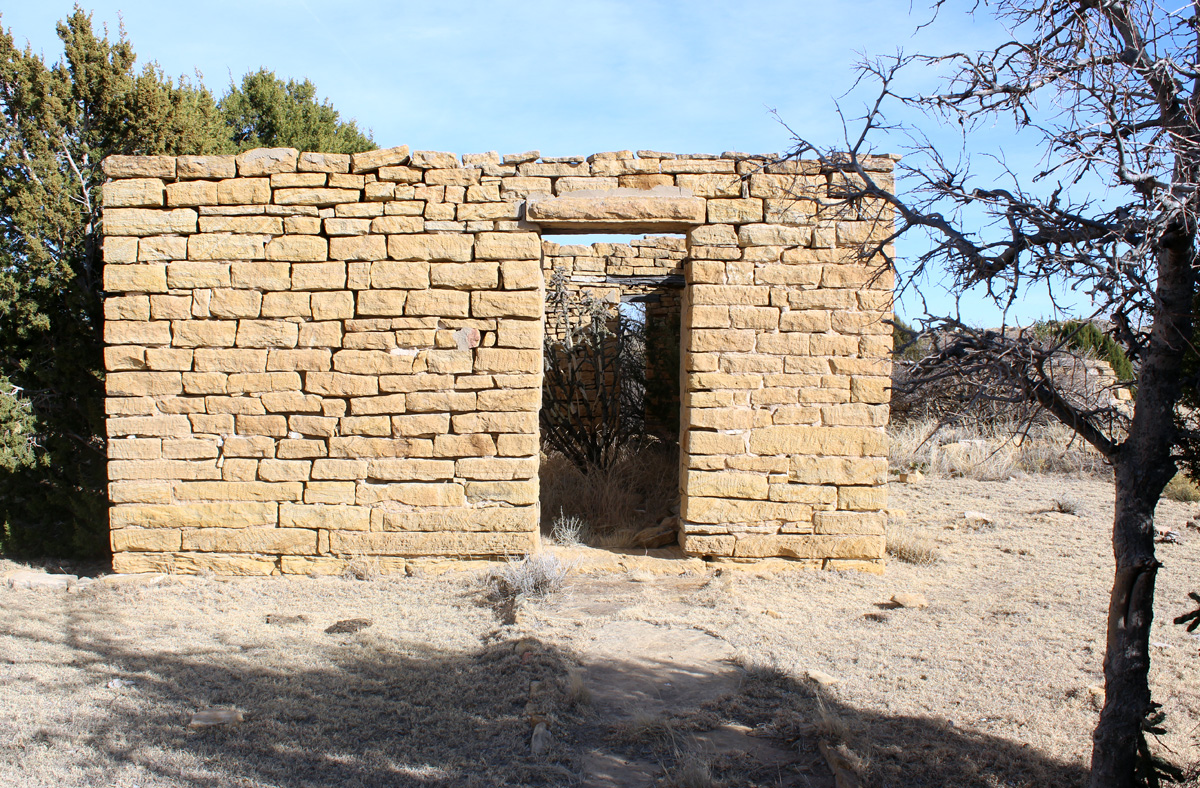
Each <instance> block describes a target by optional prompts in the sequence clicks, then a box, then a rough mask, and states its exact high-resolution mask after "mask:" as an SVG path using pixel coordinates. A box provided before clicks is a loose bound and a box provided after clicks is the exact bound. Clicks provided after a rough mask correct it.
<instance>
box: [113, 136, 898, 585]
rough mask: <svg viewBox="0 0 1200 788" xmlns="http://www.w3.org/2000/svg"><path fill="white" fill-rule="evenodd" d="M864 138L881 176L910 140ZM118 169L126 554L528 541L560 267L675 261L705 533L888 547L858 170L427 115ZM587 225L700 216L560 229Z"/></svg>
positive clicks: (875, 553) (337, 566) (861, 551)
mask: <svg viewBox="0 0 1200 788" xmlns="http://www.w3.org/2000/svg"><path fill="white" fill-rule="evenodd" d="M867 166H868V167H869V168H870V169H871V170H872V171H874V172H876V173H877V174H878V177H879V178H880V179H881V180H883V181H884V182H890V178H891V170H892V166H893V161H892V160H891V159H890V158H888V157H878V158H872V159H870V160H868V161H867ZM104 171H105V173H106V174H107V175H108V177H109V179H110V180H109V182H108V183H106V184H105V186H104V204H105V210H104V221H103V228H104V233H105V239H104V261H105V268H104V288H105V290H106V291H107V293H108V297H107V299H106V302H105V321H106V322H105V327H104V338H105V343H106V348H105V364H106V368H107V372H108V374H107V379H106V386H107V400H106V408H107V414H108V423H107V432H108V440H109V443H108V451H109V479H110V486H109V496H110V500H111V502H112V507H111V509H110V525H111V539H112V547H113V551H114V567H115V569H116V570H117V571H120V572H140V571H174V572H199V571H211V572H215V573H218V574H281V573H323V572H339V571H342V570H343V569H344V568H345V566H346V565H347V564H348V562H350V561H352V560H354V559H356V558H360V557H364V556H370V557H372V558H373V559H374V560H377V561H379V562H380V565H381V566H384V565H386V566H388V567H391V568H403V566H404V560H405V559H406V558H408V557H414V556H459V557H475V556H504V555H519V554H523V553H527V552H530V551H534V550H537V549H538V546H539V523H540V512H539V506H538V464H539V460H538V448H539V425H538V411H539V408H540V407H541V386H542V368H543V367H542V365H543V358H542V351H541V344H542V337H543V335H544V333H545V325H546V316H545V311H546V307H545V287H546V281H547V280H548V278H549V276H550V274H551V273H552V271H553V269H555V268H558V267H564V268H566V269H568V270H569V273H570V274H571V276H572V277H573V281H574V282H576V285H577V286H579V287H590V288H592V289H595V290H598V291H602V290H604V288H606V287H607V288H609V289H610V290H611V289H613V285H612V281H614V280H613V277H616V279H617V280H620V281H625V280H623V279H621V278H622V277H625V278H627V279H628V281H631V282H634V284H632V285H625V284H622V285H620V287H618V288H617V290H620V292H626V290H621V288H626V289H628V288H633V290H634V291H637V287H639V286H641V285H638V284H637V283H636V282H637V281H638V277H656V276H657V277H662V276H669V277H673V278H675V279H677V280H678V281H677V282H676V283H675V284H673V287H675V288H676V289H675V290H673V291H671V294H670V295H669V296H668V298H667V302H665V303H667V306H664V307H662V309H664V310H669V313H670V314H671V315H672V316H674V315H676V314H678V315H680V325H681V346H680V350H681V353H680V358H681V371H680V374H681V385H680V391H679V400H678V403H677V405H678V408H679V411H680V430H679V432H680V445H681V461H680V463H681V469H680V495H681V511H680V539H679V541H680V544H681V545H682V547H683V549H684V550H685V551H686V552H688V553H689V554H693V555H703V556H721V557H730V558H738V559H755V558H762V557H769V556H781V557H787V558H793V559H797V560H798V561H802V562H804V563H814V562H815V563H817V564H820V565H824V566H829V567H841V566H844V567H856V566H864V565H872V564H874V565H878V564H880V563H882V560H883V554H884V520H885V518H884V515H883V511H884V509H885V506H886V487H885V484H886V473H887V462H886V456H887V445H886V435H885V433H884V427H885V425H886V423H887V419H888V398H889V390H888V387H889V381H890V371H891V370H890V361H889V358H890V351H891V327H890V324H889V322H888V321H889V320H890V319H891V316H892V314H891V290H892V275H891V272H890V271H889V270H888V269H887V268H886V266H884V265H883V264H882V263H878V264H877V263H875V262H874V261H868V262H864V261H863V259H862V255H861V254H860V251H861V250H862V249H863V248H864V247H865V246H869V245H870V244H874V243H879V242H882V241H885V240H886V239H887V238H888V237H889V236H890V233H891V231H892V217H891V214H890V212H889V211H887V210H885V209H884V208H882V207H880V206H871V205H864V206H859V207H857V208H855V209H848V208H845V207H840V208H839V207H835V206H832V204H831V203H830V202H829V201H828V199H827V197H828V191H827V190H828V188H829V184H830V182H831V181H834V182H836V181H837V180H838V179H840V178H844V177H845V174H844V173H838V172H826V171H823V170H822V169H821V167H820V165H819V164H817V163H815V162H784V163H772V162H771V161H770V160H768V159H766V158H764V157H756V156H751V155H746V154H734V153H727V154H722V155H719V156H711V155H676V154H668V153H659V152H654V151H639V152H637V153H634V152H632V151H616V152H609V153H599V154H595V155H593V156H589V157H565V158H543V157H541V156H540V155H539V154H538V153H537V152H530V153H527V154H516V155H509V156H503V157H501V156H499V155H498V154H495V153H488V154H475V155H464V156H462V157H461V158H460V157H458V156H455V155H454V154H450V153H442V152H436V151H410V150H409V149H408V147H407V146H400V147H397V148H389V149H386V150H377V151H370V152H367V153H361V154H354V155H351V156H345V155H335V154H321V153H302V152H300V151H297V150H294V149H289V148H276V149H257V150H252V151H247V152H245V153H242V154H239V155H237V156H179V157H170V156H113V157H110V158H108V159H107V160H106V161H105V162H104ZM598 231H599V232H612V231H617V232H629V233H638V234H640V233H647V232H668V233H684V234H686V237H685V238H659V239H645V240H642V241H634V242H633V244H632V245H619V244H599V245H594V246H592V247H573V246H568V245H559V244H554V243H550V242H548V241H546V242H543V240H542V234H543V232H546V233H553V234H562V233H573V232H574V233H586V232H598ZM645 289H646V287H643V290H645ZM672 319H674V318H673V317H672ZM552 328H553V326H552ZM864 562H866V563H864Z"/></svg>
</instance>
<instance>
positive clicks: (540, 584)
mask: <svg viewBox="0 0 1200 788" xmlns="http://www.w3.org/2000/svg"><path fill="white" fill-rule="evenodd" d="M570 573H571V565H570V564H565V563H563V562H562V561H560V560H558V558H557V557H555V556H553V555H527V556H525V557H524V558H520V559H509V561H508V563H507V564H505V565H504V567H503V568H501V569H496V570H494V571H493V572H492V573H491V574H490V575H489V576H488V579H487V584H488V586H489V587H490V590H491V597H492V600H493V601H494V602H497V603H504V602H520V601H522V600H526V599H539V598H541V597H545V596H549V595H550V594H553V593H554V592H555V591H558V590H559V589H561V588H562V587H563V583H564V582H565V581H566V579H567V575H569V574H570Z"/></svg>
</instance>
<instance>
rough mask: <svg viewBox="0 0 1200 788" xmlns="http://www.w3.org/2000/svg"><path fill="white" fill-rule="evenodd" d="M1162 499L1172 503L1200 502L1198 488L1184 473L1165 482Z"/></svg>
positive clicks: (1199, 487) (1199, 489)
mask: <svg viewBox="0 0 1200 788" xmlns="http://www.w3.org/2000/svg"><path fill="white" fill-rule="evenodd" d="M1162 497H1164V498H1167V499H1169V500H1172V501H1182V502H1184V503H1195V502H1196V501H1200V486H1197V485H1196V483H1195V482H1194V481H1192V480H1191V479H1190V478H1188V475H1187V474H1186V473H1184V472H1183V471H1180V472H1179V473H1177V474H1175V477H1174V478H1173V479H1171V481H1169V482H1167V486H1166V487H1164V488H1163V492H1162Z"/></svg>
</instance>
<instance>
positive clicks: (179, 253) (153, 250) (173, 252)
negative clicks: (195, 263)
mask: <svg viewBox="0 0 1200 788" xmlns="http://www.w3.org/2000/svg"><path fill="white" fill-rule="evenodd" d="M185 259H187V239H186V238H183V237H181V236H175V235H155V236H148V237H145V238H143V239H141V241H139V242H138V260H139V261H143V262H150V261H159V260H164V261H165V260H185ZM189 300H190V299H189Z"/></svg>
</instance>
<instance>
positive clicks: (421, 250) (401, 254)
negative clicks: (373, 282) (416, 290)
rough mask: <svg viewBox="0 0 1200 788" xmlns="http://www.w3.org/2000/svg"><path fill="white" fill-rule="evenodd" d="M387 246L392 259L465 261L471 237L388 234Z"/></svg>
mask: <svg viewBox="0 0 1200 788" xmlns="http://www.w3.org/2000/svg"><path fill="white" fill-rule="evenodd" d="M387 248H388V254H387V256H388V257H391V258H392V259H393V260H439V261H441V260H444V261H449V262H467V261H469V260H470V259H471V249H472V237H471V236H469V235H389V236H388V239H387ZM376 259H378V258H376Z"/></svg>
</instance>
